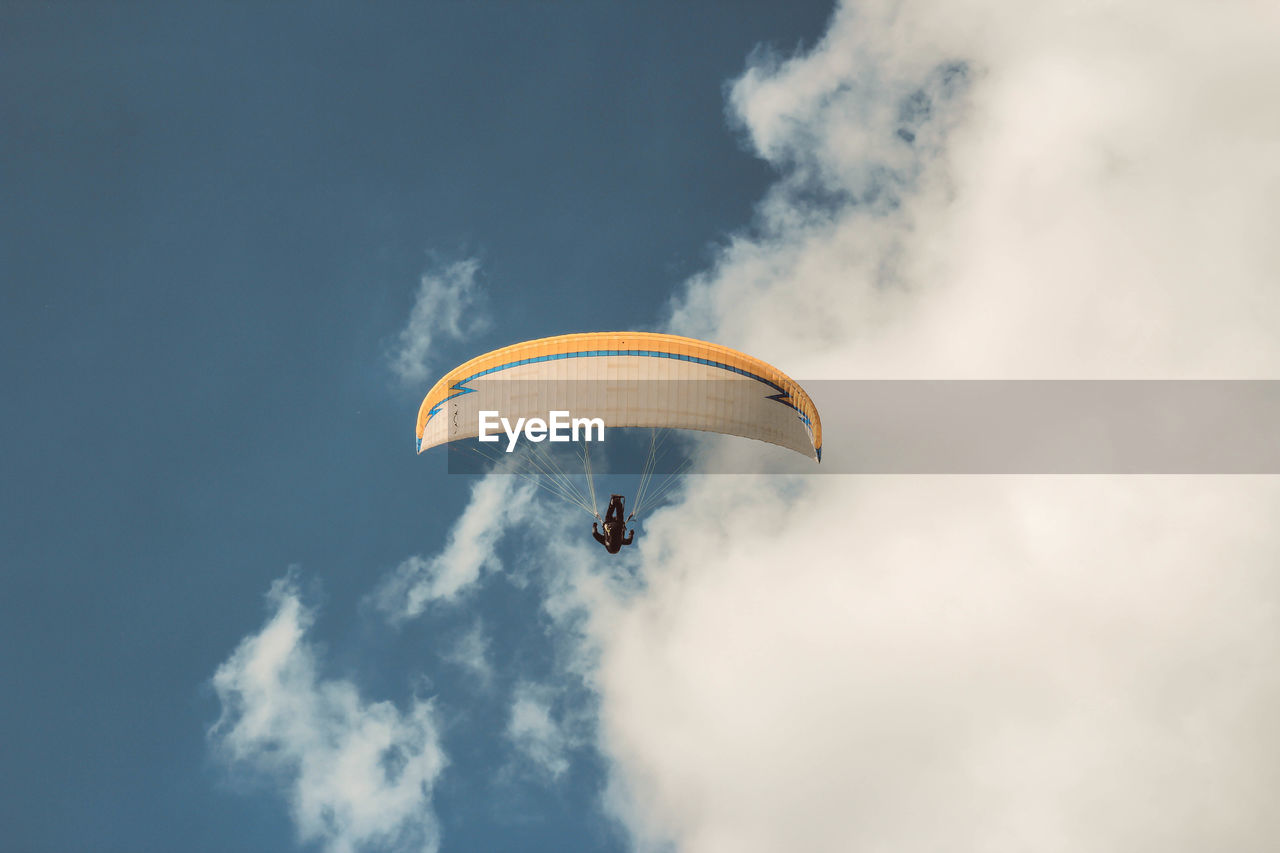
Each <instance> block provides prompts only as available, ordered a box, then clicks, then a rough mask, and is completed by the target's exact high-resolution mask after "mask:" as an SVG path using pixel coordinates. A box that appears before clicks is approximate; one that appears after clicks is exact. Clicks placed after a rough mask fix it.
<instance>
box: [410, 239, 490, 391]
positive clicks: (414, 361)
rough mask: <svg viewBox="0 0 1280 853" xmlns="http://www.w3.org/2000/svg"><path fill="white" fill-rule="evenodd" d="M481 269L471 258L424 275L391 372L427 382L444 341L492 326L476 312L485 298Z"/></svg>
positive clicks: (478, 263) (412, 381) (413, 382)
mask: <svg viewBox="0 0 1280 853" xmlns="http://www.w3.org/2000/svg"><path fill="white" fill-rule="evenodd" d="M479 270H480V262H479V261H477V260H475V259H474V258H468V259H466V260H462V261H456V262H454V263H451V264H447V265H443V266H440V267H438V268H435V269H432V270H428V271H427V272H426V273H424V274H423V276H422V280H421V282H420V283H419V285H418V294H417V297H416V298H415V300H414V303H413V309H412V311H410V312H409V322H408V323H407V324H406V325H405V327H404V329H403V330H401V332H400V336H399V338H398V339H397V342H396V347H395V349H394V351H393V352H392V353H391V357H390V358H391V369H392V371H393V372H394V373H395V374H396V376H398V377H399V378H400V379H401V380H402V381H404V382H406V383H411V384H421V383H422V382H425V381H427V380H428V379H430V378H431V369H432V364H431V360H432V357H433V355H434V354H435V353H434V348H435V347H437V346H438V345H439V342H440V341H441V340H446V341H448V340H453V341H457V340H461V339H462V338H464V337H466V336H468V335H473V334H476V333H477V332H480V331H483V330H484V328H485V327H486V326H487V325H488V319H487V318H486V317H485V316H484V315H482V314H479V313H477V312H476V310H475V308H476V306H477V304H478V301H479V299H480V296H481V293H480V290H479V286H478V284H477V283H476V273H477V272H479Z"/></svg>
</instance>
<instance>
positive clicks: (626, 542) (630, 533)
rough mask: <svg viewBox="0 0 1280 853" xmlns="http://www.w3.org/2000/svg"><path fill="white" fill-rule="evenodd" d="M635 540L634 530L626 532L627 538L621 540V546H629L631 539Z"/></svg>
mask: <svg viewBox="0 0 1280 853" xmlns="http://www.w3.org/2000/svg"><path fill="white" fill-rule="evenodd" d="M635 538H636V532H635V531H634V530H628V531H627V538H626V539H623V540H622V544H623V545H630V544H631V540H632V539H635Z"/></svg>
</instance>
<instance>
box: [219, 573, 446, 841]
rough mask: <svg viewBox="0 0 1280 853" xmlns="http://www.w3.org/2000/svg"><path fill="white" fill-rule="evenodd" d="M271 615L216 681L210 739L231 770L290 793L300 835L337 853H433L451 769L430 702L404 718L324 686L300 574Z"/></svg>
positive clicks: (278, 587) (283, 587)
mask: <svg viewBox="0 0 1280 853" xmlns="http://www.w3.org/2000/svg"><path fill="white" fill-rule="evenodd" d="M269 599H270V601H271V604H272V607H273V608H274V612H273V613H272V615H271V617H270V618H269V619H268V620H267V622H266V624H265V625H264V626H263V627H262V630H261V631H260V632H258V633H257V634H254V635H251V636H249V637H246V638H245V639H244V640H243V641H242V642H241V643H240V645H239V647H238V648H237V649H236V651H235V652H234V653H233V654H232V655H231V657H230V658H228V659H227V660H226V661H225V662H224V663H223V664H222V665H221V666H220V667H218V670H217V672H216V673H215V675H214V677H213V686H214V689H215V690H216V691H217V694H218V699H219V700H220V701H221V703H222V714H221V717H220V718H219V720H218V722H217V723H216V724H215V725H214V726H213V728H212V729H211V730H210V733H209V736H210V740H211V741H212V743H213V746H214V748H215V751H216V754H217V755H219V756H220V757H221V758H222V759H224V760H225V761H226V762H227V763H228V764H229V765H231V766H232V767H233V768H235V769H241V770H249V771H253V772H255V773H266V774H268V775H269V776H271V777H273V778H274V779H276V780H278V781H280V782H282V783H283V784H284V785H285V787H286V788H287V790H288V792H289V793H288V797H289V804H290V809H291V812H292V816H293V820H294V823H295V824H296V826H297V830H298V835H299V837H300V838H301V840H303V841H304V842H318V843H320V844H321V845H322V846H323V848H324V849H325V850H327V851H331V853H352V851H359V850H387V849H394V850H406V851H407V850H415V851H434V850H436V849H437V848H438V827H437V823H436V818H435V815H434V813H433V811H432V808H431V790H432V786H433V785H434V783H435V780H436V778H437V777H438V776H439V774H440V772H441V770H442V769H443V768H444V766H445V763H446V762H445V757H444V754H443V753H442V752H441V750H440V745H439V738H438V734H437V731H436V726H435V723H434V721H433V719H432V711H431V706H430V704H429V703H428V702H426V701H422V700H418V699H415V700H414V701H413V702H412V704H411V706H410V707H409V708H408V709H407V710H405V711H403V712H401V711H400V710H398V709H397V708H396V707H395V706H394V705H393V704H391V703H390V702H368V701H366V700H364V699H362V698H361V696H360V693H359V690H358V689H357V688H356V686H355V685H354V684H352V683H351V682H349V681H344V680H341V679H326V678H323V677H321V676H320V674H319V673H318V671H317V660H316V652H315V649H314V647H313V646H312V645H311V644H310V643H308V642H307V639H306V634H307V631H308V630H309V629H310V627H311V624H312V622H313V620H314V613H313V612H312V611H311V610H310V609H308V608H307V607H306V606H305V605H303V604H302V602H301V600H300V599H299V595H298V589H297V586H296V583H295V581H294V578H293V577H292V576H287V577H285V578H283V579H281V580H279V581H277V582H276V583H275V584H274V585H273V586H272V588H271V592H270V595H269Z"/></svg>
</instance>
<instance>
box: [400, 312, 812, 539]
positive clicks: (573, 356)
mask: <svg viewBox="0 0 1280 853" xmlns="http://www.w3.org/2000/svg"><path fill="white" fill-rule="evenodd" d="M495 418H496V419H498V420H499V421H500V422H501V423H502V427H503V431H504V432H505V433H506V434H507V440H508V443H507V446H506V447H505V448H502V447H496V448H495V447H494V445H493V444H492V443H491V442H496V441H498V438H497V437H496V435H495V434H494V433H493V432H492V427H493V424H494V419H495ZM557 418H560V420H557ZM564 419H567V420H568V424H567V425H566V423H565V420H564ZM512 423H514V424H516V426H515V427H514V428H512V427H510V426H509V424H512ZM593 423H598V424H599V427H598V429H599V433H598V437H597V436H596V434H595V433H593V430H594V429H595V427H592V426H591V425H592V424H593ZM522 424H523V425H524V426H523V427H522V426H521V425H522ZM580 425H585V426H586V427H587V432H586V434H585V435H584V436H583V437H582V438H581V439H580V438H579V427H580ZM566 426H568V433H569V435H568V438H566V437H565V436H564V427H566ZM522 429H523V432H522ZM605 429H610V430H612V429H649V430H652V432H651V433H650V440H649V453H648V455H647V456H646V458H645V462H644V467H643V469H642V471H641V475H640V482H639V485H638V487H637V489H636V492H635V494H634V495H633V496H632V498H631V507H630V515H628V514H627V513H626V510H625V509H624V506H623V498H622V496H621V495H613V497H612V498H611V500H610V501H609V507H608V511H607V512H606V514H605V517H604V519H603V522H604V524H603V528H604V529H603V530H601V529H600V528H601V525H600V523H599V522H600V521H601V519H600V514H599V503H598V501H597V500H596V489H595V480H594V479H593V477H594V475H593V471H592V463H591V450H592V443H593V442H596V441H603V440H604V430H605ZM664 430H701V431H705V432H711V433H719V434H722V435H737V436H742V437H743V438H750V439H756V440H758V441H763V442H768V443H769V444H774V445H777V446H779V447H784V448H786V449H788V450H793V451H795V452H797V453H799V454H801V455H803V456H807V457H809V458H810V459H812V460H814V461H815V462H821V461H822V421H821V419H820V418H819V417H818V409H817V406H815V405H814V402H813V400H812V399H811V398H810V397H809V395H808V394H807V393H806V392H805V390H804V389H803V388H801V387H800V384H799V383H798V382H796V381H795V380H794V379H792V378H791V377H789V376H787V375H786V374H785V373H783V372H782V371H781V370H778V369H777V368H776V367H773V366H772V365H770V364H768V363H766V362H764V361H762V360H761V359H759V358H756V357H755V356H752V355H748V354H747V353H744V352H739V351H738V350H735V349H730V348H729V347H726V346H723V345H721V344H716V343H712V342H710V341H700V340H696V339H694V338H684V337H680V336H678V335H667V334H662V333H659V332H579V333H575V334H569V335H557V336H555V337H550V338H538V339H537V340H532V341H523V342H520V343H516V344H511V345H510V346H505V347H500V348H499V349H496V350H492V351H491V352H487V353H483V354H481V355H477V356H476V357H475V358H473V359H471V360H470V361H466V362H464V363H462V364H460V365H458V366H457V367H455V368H453V369H452V370H450V371H449V372H448V373H446V374H445V375H443V376H441V377H440V379H439V380H438V381H437V382H436V383H435V385H433V386H431V390H430V391H428V392H427V395H426V397H424V398H423V400H422V405H421V406H420V407H419V408H418V422H417V431H416V432H417V449H418V452H419V453H422V452H424V451H426V450H428V449H430V448H432V447H437V446H440V445H447V444H452V443H454V442H458V443H459V444H465V443H467V442H470V441H471V440H473V439H474V440H475V442H474V444H472V445H471V447H470V449H471V450H473V451H475V452H476V453H478V454H480V455H481V456H484V457H486V458H488V459H490V460H492V461H493V462H494V463H495V468H494V470H495V471H499V470H503V471H507V472H509V473H512V474H516V475H518V476H520V477H523V478H525V479H527V480H529V481H530V482H532V483H534V484H536V485H537V486H538V487H539V488H541V489H543V490H544V491H546V492H547V493H548V494H551V495H554V496H555V497H556V498H558V499H560V500H562V501H564V502H565V503H566V504H569V505H572V506H574V507H577V509H579V510H580V511H582V512H585V513H586V514H587V515H589V516H591V517H592V519H593V523H592V536H593V537H594V538H595V539H596V541H597V542H599V543H600V544H601V545H603V546H604V547H605V550H606V551H608V552H609V553H610V554H616V553H618V552H619V551H621V550H622V548H623V546H625V545H630V544H632V542H633V541H634V538H635V532H634V530H628V529H627V525H628V524H633V523H636V522H637V521H638V520H639V519H640V518H642V517H643V515H644V513H646V512H648V511H650V510H651V509H652V508H653V507H654V506H656V505H657V502H658V501H659V500H660V499H661V498H662V497H663V495H665V494H667V492H668V490H669V489H671V488H674V487H675V486H676V484H677V483H679V475H680V474H682V473H683V472H684V471H685V470H686V469H688V468H689V466H690V463H691V460H689V459H686V460H685V461H684V462H683V463H682V464H681V465H680V466H679V467H677V468H676V469H675V470H674V471H672V472H671V473H670V474H668V475H666V479H664V480H659V481H655V480H654V475H655V474H656V472H657V456H658V450H659V449H660V448H661V446H662V442H661V441H659V440H658V435H659V433H660V432H662V431H664ZM517 435H522V436H523V438H524V440H525V443H524V444H523V445H521V447H520V448H519V451H520V452H518V453H517V452H516V450H517V448H516V436H517ZM561 441H568V442H570V443H571V444H573V445H574V447H575V452H577V456H578V458H579V459H580V460H581V461H582V468H583V470H582V474H583V478H584V479H585V481H586V491H585V492H584V491H583V490H582V489H581V488H579V487H578V485H577V479H576V474H572V473H571V472H570V471H569V470H566V469H564V468H562V467H560V465H559V463H558V462H557V461H556V458H555V455H553V454H552V453H551V448H550V446H549V445H550V443H551V442H561ZM579 441H581V443H582V449H581V451H577V450H576V447H577V443H578V442H579ZM544 442H545V443H544Z"/></svg>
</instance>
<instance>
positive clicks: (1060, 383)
mask: <svg viewBox="0 0 1280 853" xmlns="http://www.w3.org/2000/svg"><path fill="white" fill-rule="evenodd" d="M655 384H656V383H655ZM800 384H801V385H802V386H803V387H804V389H805V390H806V391H807V392H808V393H809V394H810V396H811V397H812V398H813V400H814V402H815V404H816V405H817V408H818V412H819V414H820V416H821V420H822V437H823V442H822V443H823V447H822V462H821V464H817V463H815V462H813V461H812V460H810V459H806V458H804V457H803V456H801V455H800V454H797V453H793V452H790V451H787V450H784V449H782V448H779V447H775V446H773V445H768V444H764V443H762V442H756V441H750V440H747V439H742V438H737V437H732V436H712V435H710V434H709V433H703V432H692V431H688V430H658V431H656V432H655V431H653V430H650V429H643V428H636V429H627V428H616V427H610V428H609V429H608V430H607V431H606V440H605V441H604V442H603V443H599V442H597V443H594V444H593V445H592V446H591V448H590V450H591V454H592V457H593V460H594V463H593V464H594V465H595V471H596V472H597V473H604V472H608V473H613V474H640V473H642V472H643V470H644V466H645V464H646V460H650V459H652V464H653V466H654V470H655V471H656V472H657V473H660V474H670V473H672V472H679V471H686V470H687V471H692V472H697V473H704V474H734V473H758V472H760V471H762V470H763V471H770V472H777V473H791V474H811V475H816V474H1280V380H1112V381H1100V380H967V381H965V380H903V381H899V380H825V381H811V382H801V383H800ZM683 385H684V386H685V387H682V388H681V389H680V396H681V397H683V398H686V399H687V398H688V397H689V396H690V395H695V394H699V393H708V394H714V393H717V388H718V386H719V385H720V383H719V382H707V383H697V382H685V383H683ZM655 391H656V389H655ZM779 405H782V404H781V403H780V404H779ZM651 441H652V442H654V444H655V445H658V446H659V447H660V452H658V453H655V454H650V453H649V447H650V442H651ZM505 445H506V441H505V439H504V441H503V442H502V443H501V444H492V443H491V444H488V445H485V446H483V447H479V446H478V445H476V444H475V442H472V441H459V442H454V443H452V444H451V445H449V448H450V450H449V470H450V471H451V472H459V473H477V472H479V471H483V470H488V467H489V466H490V465H491V463H492V460H494V459H498V460H499V461H500V462H501V463H502V464H504V465H510V464H511V463H512V461H513V460H512V459H511V458H507V457H508V455H507V454H505V453H504V452H503V450H502V449H503V448H504V447H505ZM583 449H584V445H583V444H582V443H578V444H576V445H575V444H559V445H552V444H550V443H543V444H541V445H537V446H530V445H528V443H527V442H526V443H525V444H524V445H523V446H521V447H518V448H517V449H516V451H515V453H514V454H511V456H519V455H520V454H522V453H532V454H534V455H542V456H547V457H550V458H551V459H552V460H553V461H554V462H555V463H556V464H558V465H560V466H562V467H563V468H565V469H569V470H574V469H576V470H578V471H581V470H582V460H581V459H580V458H579V457H580V454H581V453H582V451H583Z"/></svg>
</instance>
